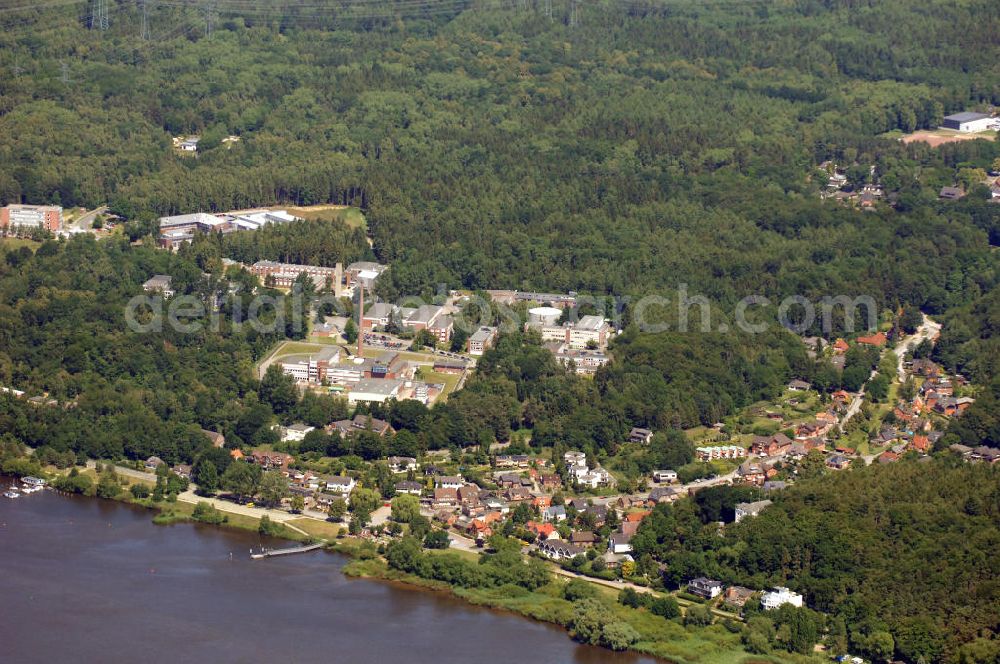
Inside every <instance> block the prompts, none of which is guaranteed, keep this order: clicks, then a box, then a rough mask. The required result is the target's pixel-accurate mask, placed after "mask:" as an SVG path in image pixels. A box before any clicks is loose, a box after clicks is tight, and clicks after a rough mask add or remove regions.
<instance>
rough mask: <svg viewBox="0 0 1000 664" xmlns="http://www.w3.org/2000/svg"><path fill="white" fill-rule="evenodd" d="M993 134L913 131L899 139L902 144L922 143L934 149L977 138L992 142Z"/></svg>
mask: <svg viewBox="0 0 1000 664" xmlns="http://www.w3.org/2000/svg"><path fill="white" fill-rule="evenodd" d="M993 136H994V135H993V134H989V133H979V134H939V133H936V132H933V131H915V132H913V133H912V134H910V135H908V136H904V137H903V138H901V139H899V140H901V141H903V142H904V143H914V142H916V141H923V142H924V143H927V144H928V145H930V146H931V147H932V148H936V147H937V146H939V145H944V144H945V143H956V142H958V141H972V140H975V139H977V138H982V139H985V140H987V141H992V140H993Z"/></svg>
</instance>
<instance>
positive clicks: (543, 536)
mask: <svg viewBox="0 0 1000 664" xmlns="http://www.w3.org/2000/svg"><path fill="white" fill-rule="evenodd" d="M524 528H525V529H526V530H527V531H528V532H531V533H534V535H535V537H537V538H538V539H540V540H549V539H559V532H558V531H557V530H556V527H555V526H554V525H552V524H551V523H538V522H537V521H529V522H528V523H526V524H524Z"/></svg>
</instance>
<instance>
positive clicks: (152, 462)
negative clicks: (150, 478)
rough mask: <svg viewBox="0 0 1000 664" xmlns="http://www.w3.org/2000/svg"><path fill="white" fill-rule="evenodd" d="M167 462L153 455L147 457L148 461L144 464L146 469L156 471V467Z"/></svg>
mask: <svg viewBox="0 0 1000 664" xmlns="http://www.w3.org/2000/svg"><path fill="white" fill-rule="evenodd" d="M164 463H165V462H164V461H163V459H161V458H160V457H158V456H151V457H149V458H148V459H146V463H145V464H143V465H144V466H145V468H146V470H150V471H153V472H156V469H157V468H159V467H160V466H162V465H163V464H164Z"/></svg>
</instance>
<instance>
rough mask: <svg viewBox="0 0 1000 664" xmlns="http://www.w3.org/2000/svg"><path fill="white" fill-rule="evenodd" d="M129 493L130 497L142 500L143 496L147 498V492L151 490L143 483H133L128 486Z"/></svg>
mask: <svg viewBox="0 0 1000 664" xmlns="http://www.w3.org/2000/svg"><path fill="white" fill-rule="evenodd" d="M129 493H131V494H132V497H133V498H135V499H136V500H142V499H143V498H149V494H150V493H151V492H150V490H149V487H148V486H146V485H145V484H133V485H132V486H131V487H129Z"/></svg>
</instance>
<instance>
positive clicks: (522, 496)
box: [504, 486, 532, 503]
mask: <svg viewBox="0 0 1000 664" xmlns="http://www.w3.org/2000/svg"><path fill="white" fill-rule="evenodd" d="M504 497H505V498H506V499H507V500H508V501H509V502H511V503H520V502H525V501H528V500H531V499H532V495H531V491H530V490H529V489H528V488H527V487H523V486H514V487H511V488H509V489H507V490H506V491H504Z"/></svg>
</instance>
